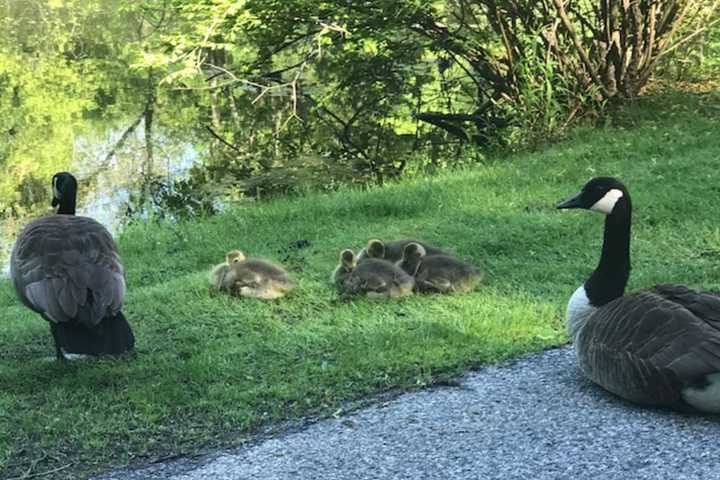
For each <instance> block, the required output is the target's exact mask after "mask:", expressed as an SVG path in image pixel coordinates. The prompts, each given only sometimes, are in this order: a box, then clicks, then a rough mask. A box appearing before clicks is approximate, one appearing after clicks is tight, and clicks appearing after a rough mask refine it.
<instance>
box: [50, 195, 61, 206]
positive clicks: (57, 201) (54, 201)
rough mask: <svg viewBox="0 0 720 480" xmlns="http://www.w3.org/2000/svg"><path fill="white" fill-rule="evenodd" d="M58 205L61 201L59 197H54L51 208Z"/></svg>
mask: <svg viewBox="0 0 720 480" xmlns="http://www.w3.org/2000/svg"><path fill="white" fill-rule="evenodd" d="M58 204H60V200H58V198H57V197H53V199H52V202H51V203H50V206H51V207H57V206H58Z"/></svg>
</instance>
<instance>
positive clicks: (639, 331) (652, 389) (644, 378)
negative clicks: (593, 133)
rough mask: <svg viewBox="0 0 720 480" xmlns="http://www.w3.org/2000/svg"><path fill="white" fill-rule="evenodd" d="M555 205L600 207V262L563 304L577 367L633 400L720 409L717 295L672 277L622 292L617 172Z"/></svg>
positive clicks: (625, 242) (625, 243)
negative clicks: (602, 220) (602, 218)
mask: <svg viewBox="0 0 720 480" xmlns="http://www.w3.org/2000/svg"><path fill="white" fill-rule="evenodd" d="M558 208H586V209H589V210H594V211H598V212H601V213H603V214H605V215H606V220H605V234H604V241H603V250H602V255H601V258H600V263H599V265H598V267H597V268H596V269H595V271H594V272H593V274H592V275H591V276H590V278H589V279H588V280H587V281H586V282H585V283H584V284H583V285H582V286H580V287H579V288H578V289H577V290H576V291H575V293H574V294H573V295H572V297H571V299H570V301H569V303H568V309H567V330H568V334H569V335H570V337H571V339H572V340H573V343H574V345H575V350H576V354H577V358H578V364H579V367H580V369H581V370H582V371H583V373H584V374H585V375H586V376H587V377H588V378H590V379H591V380H592V381H593V382H595V383H597V384H598V385H600V386H602V387H603V388H605V389H606V390H608V391H610V392H612V393H614V394H616V395H618V396H620V397H623V398H625V399H626V400H629V401H631V402H635V403H639V404H644V405H650V406H656V407H666V408H673V409H677V410H682V411H700V412H707V413H720V297H718V296H717V295H715V294H711V293H707V292H702V291H698V290H695V289H691V288H688V287H686V286H684V285H677V284H663V285H657V286H655V287H653V288H649V289H645V290H641V291H638V292H635V293H631V294H627V295H626V294H625V286H626V284H627V281H628V278H629V273H630V225H631V212H632V204H631V201H630V195H629V193H628V192H627V189H626V188H625V186H624V185H623V184H622V183H620V182H619V181H618V180H617V179H614V178H610V177H598V178H595V179H593V180H591V181H590V182H588V184H586V185H585V187H584V188H583V190H582V191H581V192H580V193H579V194H578V195H576V196H575V197H573V198H571V199H569V200H567V201H565V202H562V203H561V204H559V205H558Z"/></svg>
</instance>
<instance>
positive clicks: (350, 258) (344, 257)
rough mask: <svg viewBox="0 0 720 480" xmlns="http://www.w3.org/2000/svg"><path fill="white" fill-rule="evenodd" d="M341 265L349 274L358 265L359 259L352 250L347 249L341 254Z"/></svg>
mask: <svg viewBox="0 0 720 480" xmlns="http://www.w3.org/2000/svg"><path fill="white" fill-rule="evenodd" d="M340 265H341V266H342V267H343V268H344V269H345V270H346V271H348V272H350V271H352V270H353V269H354V268H355V265H357V259H356V258H355V254H354V253H353V251H352V250H350V249H347V250H343V251H342V252H340Z"/></svg>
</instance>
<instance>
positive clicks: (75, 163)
mask: <svg viewBox="0 0 720 480" xmlns="http://www.w3.org/2000/svg"><path fill="white" fill-rule="evenodd" d="M142 127H143V126H142V124H140V125H139V126H138V128H136V129H135V131H134V132H133V133H132V134H131V135H130V136H129V137H128V138H127V139H126V140H125V142H124V143H123V145H122V146H121V147H120V148H117V149H115V151H114V155H112V156H109V157H108V152H111V151H113V147H115V146H116V145H117V144H118V140H119V139H120V138H121V136H122V134H123V133H124V127H123V128H120V127H115V128H110V129H105V130H100V131H95V132H90V133H85V134H83V135H80V136H78V137H77V139H76V141H75V144H74V145H73V159H72V167H71V169H70V171H71V172H72V173H73V174H74V175H75V176H76V177H77V179H78V182H79V184H80V191H79V192H78V210H77V214H78V215H84V216H88V217H92V218H94V219H96V220H97V221H98V222H100V223H102V224H103V225H105V226H106V227H107V228H108V229H109V230H110V231H111V232H112V233H113V235H117V233H118V232H119V231H120V229H121V228H122V224H123V220H124V218H125V215H126V212H127V209H128V202H129V201H130V199H131V197H132V196H136V195H138V194H139V193H140V191H141V187H142V185H143V181H144V180H145V179H146V178H147V176H148V175H151V176H153V177H156V178H157V177H160V178H164V179H165V180H166V181H168V182H169V181H172V180H179V179H182V178H185V177H187V175H188V173H189V171H190V168H191V167H192V166H193V165H194V164H196V163H197V162H199V161H200V160H201V149H199V148H198V147H196V146H195V145H194V144H192V143H190V142H187V141H181V140H179V137H180V136H179V135H177V134H173V132H170V131H163V130H162V129H159V128H157V127H156V130H155V131H154V133H153V153H154V155H153V162H152V164H149V162H148V159H147V153H146V150H145V136H144V128H142ZM49 182H50V179H48V183H49ZM49 205H50V199H49V198H48V212H50V209H49ZM28 220H29V219H28ZM26 222H27V220H25V221H22V222H20V223H19V224H18V227H21V226H22V225H24V224H25V223H26ZM4 230H5V229H0V235H2V232H3V231H4ZM5 235H6V236H7V238H1V239H0V240H2V244H1V245H2V248H0V265H3V268H2V272H1V275H2V276H5V277H6V276H8V275H9V263H8V260H9V254H10V250H11V249H12V245H13V243H14V241H15V238H14V235H15V232H7V233H6V234H5Z"/></svg>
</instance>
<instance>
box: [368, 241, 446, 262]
mask: <svg viewBox="0 0 720 480" xmlns="http://www.w3.org/2000/svg"><path fill="white" fill-rule="evenodd" d="M410 243H417V244H418V245H420V246H422V247H423V248H424V249H425V252H426V253H427V254H428V255H447V252H445V251H443V250H442V249H440V248H438V247H436V246H433V245H430V244H428V243H425V242H421V241H419V240H411V239H407V238H406V239H403V240H393V241H391V242H383V241H382V240H379V239H377V238H373V239H371V240H368V242H367V245H365V248H363V249H362V250H360V253H358V256H357V261H358V262H360V261H363V260H365V259H366V258H381V259H385V260H387V261H389V262H392V263H396V262H399V261H400V260H402V257H403V250H404V249H405V247H406V246H407V245H408V244H410Z"/></svg>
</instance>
